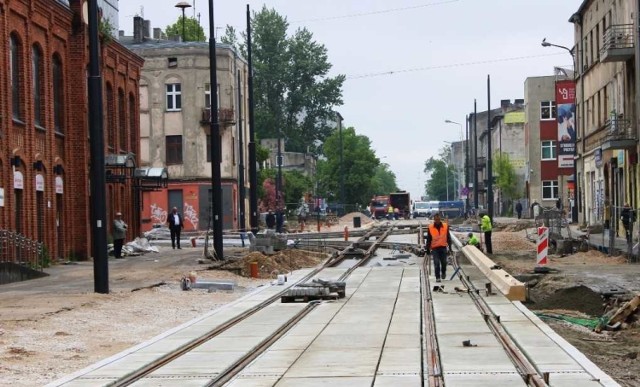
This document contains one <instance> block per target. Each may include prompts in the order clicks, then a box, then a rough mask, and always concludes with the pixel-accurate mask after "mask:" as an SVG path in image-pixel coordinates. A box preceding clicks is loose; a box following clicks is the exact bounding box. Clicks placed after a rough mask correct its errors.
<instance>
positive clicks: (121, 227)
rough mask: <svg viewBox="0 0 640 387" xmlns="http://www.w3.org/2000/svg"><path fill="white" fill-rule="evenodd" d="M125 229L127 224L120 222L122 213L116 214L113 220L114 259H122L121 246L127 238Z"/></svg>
mask: <svg viewBox="0 0 640 387" xmlns="http://www.w3.org/2000/svg"><path fill="white" fill-rule="evenodd" d="M127 227H128V226H127V224H126V223H125V222H124V220H122V213H120V212H116V217H115V219H114V220H113V255H114V256H115V257H116V259H120V258H123V257H122V245H123V244H124V238H125V237H126V236H127Z"/></svg>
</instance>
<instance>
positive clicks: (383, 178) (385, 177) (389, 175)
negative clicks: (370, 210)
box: [371, 164, 398, 196]
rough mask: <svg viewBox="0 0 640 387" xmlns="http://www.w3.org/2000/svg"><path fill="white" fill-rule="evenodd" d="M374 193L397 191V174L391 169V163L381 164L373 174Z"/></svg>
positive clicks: (381, 193) (386, 193) (384, 193)
mask: <svg viewBox="0 0 640 387" xmlns="http://www.w3.org/2000/svg"><path fill="white" fill-rule="evenodd" d="M372 184H373V188H372V189H373V194H372V195H371V196H373V195H388V194H389V193H391V192H397V191H398V186H397V183H396V175H395V173H393V171H391V170H390V169H389V164H379V165H378V166H377V167H376V169H375V172H374V175H373V182H372Z"/></svg>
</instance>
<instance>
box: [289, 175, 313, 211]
mask: <svg viewBox="0 0 640 387" xmlns="http://www.w3.org/2000/svg"><path fill="white" fill-rule="evenodd" d="M282 184H283V187H282V190H283V191H284V199H285V202H286V203H289V204H292V203H299V202H300V199H301V198H302V197H303V196H304V195H305V194H306V193H308V192H312V191H313V182H312V181H311V179H310V178H308V177H307V176H305V175H303V174H302V173H301V172H299V171H286V172H283V173H282Z"/></svg>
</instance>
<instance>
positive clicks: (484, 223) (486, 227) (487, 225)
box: [480, 214, 493, 254]
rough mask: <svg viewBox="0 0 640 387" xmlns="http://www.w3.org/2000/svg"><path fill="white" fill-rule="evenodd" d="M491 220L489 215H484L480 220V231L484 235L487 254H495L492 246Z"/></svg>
mask: <svg viewBox="0 0 640 387" xmlns="http://www.w3.org/2000/svg"><path fill="white" fill-rule="evenodd" d="M492 228H493V226H492V225H491V218H490V217H489V215H488V214H484V215H482V218H481V219H480V230H481V231H482V232H483V233H484V247H485V250H486V252H487V254H493V247H492V246H491V229H492Z"/></svg>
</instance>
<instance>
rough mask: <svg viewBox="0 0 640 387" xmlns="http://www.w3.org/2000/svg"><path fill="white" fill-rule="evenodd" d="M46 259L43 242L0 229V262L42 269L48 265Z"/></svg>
mask: <svg viewBox="0 0 640 387" xmlns="http://www.w3.org/2000/svg"><path fill="white" fill-rule="evenodd" d="M47 259H49V257H45V248H44V243H42V242H38V241H34V240H31V239H29V238H27V237H26V236H24V235H22V234H18V233H16V232H13V231H8V230H0V262H12V263H17V264H20V265H26V266H28V267H30V268H32V269H35V270H40V271H42V270H43V269H44V268H45V267H46V266H47V265H48V263H47V262H45V261H46V260H47Z"/></svg>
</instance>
